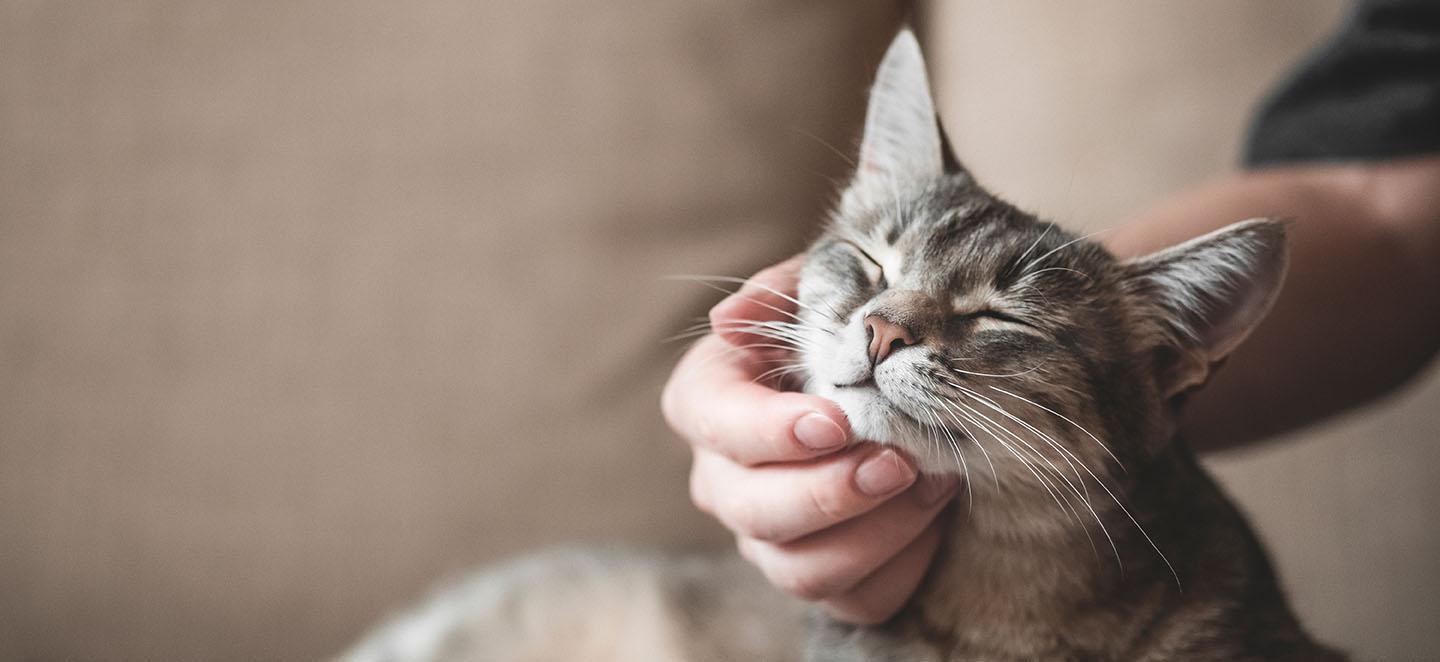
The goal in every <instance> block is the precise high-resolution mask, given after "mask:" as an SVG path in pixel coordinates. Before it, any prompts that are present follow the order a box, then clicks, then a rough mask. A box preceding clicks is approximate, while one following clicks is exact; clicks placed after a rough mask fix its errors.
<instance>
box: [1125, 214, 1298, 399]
mask: <svg viewBox="0 0 1440 662" xmlns="http://www.w3.org/2000/svg"><path fill="white" fill-rule="evenodd" d="M1285 227H1286V223H1285V222H1283V221H1276V220H1270V219H1251V220H1248V221H1241V222H1239V223H1235V224H1233V225H1230V226H1227V227H1225V228H1221V229H1220V230H1216V231H1215V232H1211V233H1210V234H1207V235H1204V236H1201V237H1197V238H1195V239H1191V240H1190V241H1187V242H1185V243H1183V244H1180V245H1178V246H1175V247H1172V248H1168V249H1166V250H1163V251H1160V252H1158V253H1155V254H1152V255H1149V256H1147V257H1144V258H1140V259H1138V260H1135V261H1132V262H1129V263H1127V264H1126V265H1125V269H1126V270H1127V274H1126V284H1127V288H1128V289H1129V290H1130V292H1131V295H1132V298H1133V299H1135V300H1137V301H1139V302H1140V303H1141V305H1142V307H1143V308H1145V310H1146V311H1147V313H1146V316H1147V318H1148V319H1149V321H1150V322H1151V325H1150V326H1151V327H1152V328H1154V329H1156V330H1158V336H1159V337H1158V338H1156V339H1155V342H1154V345H1155V347H1153V349H1157V350H1166V351H1167V355H1169V356H1172V357H1173V361H1171V363H1170V365H1167V366H1161V367H1159V368H1158V369H1159V370H1160V372H1161V375H1160V376H1159V382H1160V384H1161V387H1162V390H1163V391H1164V392H1165V394H1166V396H1167V397H1168V396H1173V395H1177V394H1179V393H1182V392H1184V391H1186V390H1189V389H1191V388H1194V387H1196V386H1199V385H1201V384H1203V383H1204V382H1205V381H1206V380H1207V379H1208V378H1209V375H1210V372H1211V371H1212V369H1213V368H1214V366H1215V365H1217V364H1218V363H1220V362H1222V361H1223V360H1224V359H1225V358H1226V357H1227V356H1229V355H1230V353H1231V352H1233V351H1235V348H1236V347H1238V346H1239V345H1240V343H1241V342H1243V341H1244V340H1245V338H1246V337H1247V336H1249V335H1250V332H1251V331H1253V330H1254V329H1255V327H1256V326H1258V325H1259V323H1260V320H1261V319H1263V318H1264V317H1265V314H1266V313H1267V312H1269V311H1270V307H1271V306H1272V305H1273V304H1274V303H1275V299H1276V297H1277V296H1278V295H1279V293H1280V286H1281V284H1282V282H1283V281H1284V278H1285V268H1286V265H1287V260H1288V252H1287V248H1286V244H1285Z"/></svg>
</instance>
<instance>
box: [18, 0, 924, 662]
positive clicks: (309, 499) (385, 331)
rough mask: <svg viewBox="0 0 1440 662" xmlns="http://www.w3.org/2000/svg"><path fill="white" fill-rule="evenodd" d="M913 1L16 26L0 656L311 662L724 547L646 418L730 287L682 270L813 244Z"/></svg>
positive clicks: (130, 14) (718, 269) (66, 13)
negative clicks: (570, 554) (464, 594)
mask: <svg viewBox="0 0 1440 662" xmlns="http://www.w3.org/2000/svg"><path fill="white" fill-rule="evenodd" d="M897 13H898V10H897V8H896V7H895V6H893V5H891V4H889V3H874V2H851V3H828V2H827V3H813V2H799V1H781V2H774V1H772V0H753V1H751V0H745V1H740V2H736V1H735V0H715V1H705V2H685V3H674V2H666V1H663V0H624V1H621V2H605V3H575V2H564V1H560V0H540V1H536V0H486V1H484V2H468V1H467V2H460V1H446V0H439V1H434V2H431V1H423V2H404V3H395V2H379V1H374V0H362V1H360V2H350V1H347V2H339V1H327V0H322V1H319V2H279V3H270V2H249V1H243V2H241V1H236V2H213V1H210V0H205V1H203V2H201V1H196V2H188V1H181V2H171V1H165V2H160V1H141V2H125V3H113V2H62V3H50V2H10V3H4V4H3V5H0V89H3V90H4V93H3V94H0V238H3V240H0V529H3V531H4V535H3V541H0V659H5V660H51V659H53V660H265V659H272V660H305V659H319V658H322V657H324V656H326V655H328V654H331V653H335V652H338V651H339V649H340V648H341V647H342V646H343V645H345V644H347V643H348V642H349V641H351V640H352V639H353V638H356V637H358V635H359V634H360V632H361V631H362V630H363V629H364V628H366V627H368V626H370V625H371V624H373V623H374V622H376V621H377V620H378V619H379V618H380V617H381V616H382V615H383V614H385V613H386V612H387V611H389V610H392V609H397V608H399V607H401V606H403V605H405V604H406V603H409V602H412V601H413V600H415V599H418V598H419V597H420V596H421V595H422V594H423V593H424V592H425V591H426V590H427V589H428V587H429V586H431V585H432V584H434V583H436V582H438V581H440V580H441V579H443V578H444V577H446V576H447V575H452V574H454V573H456V572H459V571H461V570H463V569H466V568H469V567H472V566H475V565H479V564H482V563H485V562H488V561H493V560H495V559H497V558H500V557H502V556H507V555H512V554H518V553H520V552H522V551H525V550H530V549H534V548H537V547H542V546H545V545H550V544H556V543H562V542H565V543H568V542H581V541H586V540H596V541H621V542H627V543H630V544H634V545H665V546H688V545H698V544H702V543H723V542H725V541H726V539H725V537H724V536H723V535H721V534H720V532H719V531H718V530H717V528H716V527H714V526H713V525H712V524H710V523H709V522H708V520H707V519H705V518H703V517H702V516H701V515H700V514H698V513H697V512H695V511H694V509H693V507H692V506H691V505H690V503H689V499H688V497H687V493H686V489H685V477H686V470H687V466H688V453H687V452H686V451H685V450H683V448H682V447H681V446H680V445H679V444H678V443H676V442H675V441H674V440H673V438H672V436H671V435H670V433H669V432H668V431H667V430H666V428H665V426H664V425H663V423H662V422H661V419H660V414H659V411H658V410H659V407H658V401H659V389H660V385H661V384H662V382H663V380H664V378H665V376H666V375H667V374H668V372H669V367H670V365H671V364H672V362H673V360H674V359H675V358H676V357H677V356H678V354H679V352H680V351H681V349H682V348H683V344H682V343H665V342H663V339H664V338H666V337H669V336H671V335H673V334H675V333H677V332H678V331H679V330H681V329H682V328H684V327H686V326H688V325H689V324H690V322H691V321H692V318H693V317H694V316H696V315H699V314H701V313H702V312H703V311H704V309H705V307H706V306H707V304H708V303H709V302H713V301H714V300H716V298H717V297H718V295H716V294H715V293H713V292H711V291H709V290H706V289H705V288H703V287H700V286H698V285H695V284H687V283H679V282H672V281H665V280H663V279H662V278H663V277H664V276H666V275H670V274H681V273H705V274H727V275H745V274H748V273H751V272H752V271H754V270H755V269H756V268H758V267H759V266H761V265H763V264H766V263H768V262H770V261H774V260H776V259H778V258H780V257H782V256H785V255H788V254H789V253H791V252H794V251H796V250H798V249H799V247H800V246H801V245H802V244H803V242H804V240H805V238H806V237H807V236H808V234H809V232H811V229H812V228H813V227H815V224H816V223H818V222H819V218H820V216H821V214H822V212H823V210H824V209H825V207H826V206H827V204H828V202H829V195H830V194H831V191H832V185H831V183H830V181H829V180H828V179H827V178H834V177H841V176H843V174H844V172H845V170H846V168H847V167H848V166H847V165H846V163H845V161H844V160H843V159H842V158H840V157H838V156H836V155H835V154H834V153H833V152H832V151H831V149H830V148H829V147H827V146H826V143H830V144H834V145H837V146H839V148H840V149H842V150H844V149H845V148H846V147H847V146H848V144H849V142H850V141H851V140H852V139H853V136H854V135H856V133H857V131H858V122H859V120H860V113H861V112H862V110H863V103H864V99H865V96H864V93H865V88H866V86H867V85H868V82H869V78H870V75H871V69H872V67H873V66H874V62H876V61H878V58H879V56H880V53H881V52H882V51H883V49H884V47H885V44H886V43H887V42H888V40H889V39H890V37H891V35H892V34H893V29H894V25H895V22H896V15H897ZM847 151H848V150H847Z"/></svg>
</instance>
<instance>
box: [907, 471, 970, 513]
mask: <svg viewBox="0 0 1440 662" xmlns="http://www.w3.org/2000/svg"><path fill="white" fill-rule="evenodd" d="M918 482H919V486H918V487H916V488H915V500H916V501H919V502H920V505H922V506H925V507H927V508H928V507H930V506H933V505H935V504H937V503H940V502H941V501H943V500H945V499H947V498H949V497H950V496H951V495H953V494H954V493H955V487H956V486H957V485H959V484H960V477H959V476H955V475H952V474H925V475H924V476H921V477H920V480H919V481H918Z"/></svg>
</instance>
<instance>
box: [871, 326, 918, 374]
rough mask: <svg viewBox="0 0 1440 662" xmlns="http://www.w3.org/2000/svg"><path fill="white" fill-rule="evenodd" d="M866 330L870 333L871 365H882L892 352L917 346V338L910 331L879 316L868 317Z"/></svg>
mask: <svg viewBox="0 0 1440 662" xmlns="http://www.w3.org/2000/svg"><path fill="white" fill-rule="evenodd" d="M865 328H866V329H867V330H869V332H870V364H871V365H880V362H881V361H884V360H885V357H887V356H890V353H891V352H894V351H895V350H897V349H900V348H901V347H908V346H910V345H914V344H915V336H913V335H911V334H910V329H907V328H905V327H904V326H901V325H899V324H896V323H894V322H891V321H890V320H887V319H885V318H884V317H881V316H879V315H871V316H869V317H866V318H865Z"/></svg>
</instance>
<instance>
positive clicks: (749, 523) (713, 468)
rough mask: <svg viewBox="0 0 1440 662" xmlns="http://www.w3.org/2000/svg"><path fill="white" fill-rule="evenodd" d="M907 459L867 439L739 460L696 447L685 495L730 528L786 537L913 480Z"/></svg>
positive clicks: (822, 525)
mask: <svg viewBox="0 0 1440 662" xmlns="http://www.w3.org/2000/svg"><path fill="white" fill-rule="evenodd" d="M915 478H916V471H915V468H914V466H913V464H912V463H911V462H910V460H908V459H906V458H904V457H902V456H901V455H900V454H899V453H897V452H895V450H894V449H891V448H885V447H879V446H874V445H870V444H866V445H863V446H857V447H853V448H849V449H846V450H845V451H843V452H840V453H835V454H832V455H827V456H825V457H822V458H819V459H816V460H813V461H809V462H799V463H786V464H770V465H762V466H758V467H744V466H741V465H739V464H736V463H734V462H732V461H730V460H729V459H728V458H725V457H723V456H721V455H718V454H716V453H713V452H709V451H705V450H699V451H696V453H695V463H694V466H693V468H692V472H691V480H690V487H691V490H690V492H691V498H692V499H694V500H695V502H696V505H698V506H700V509H701V510H704V511H705V512H708V513H710V514H712V515H714V516H715V517H716V518H717V519H719V520H720V521H721V522H722V523H723V524H725V526H726V527H728V528H729V529H730V530H731V531H734V532H735V533H737V534H739V535H741V536H744V537H747V538H754V539H756V540H761V541H765V542H771V543H786V542H791V541H794V540H796V539H799V538H802V537H804V536H807V535H810V534H812V533H815V532H816V531H820V530H822V529H828V528H830V527H832V526H835V525H836V524H839V523H841V522H844V521H847V520H850V519H853V518H855V517H857V516H859V515H863V514H864V513H867V512H869V511H871V510H874V509H875V508H876V507H877V506H879V505H880V504H882V503H884V502H885V501H886V500H888V499H889V498H890V497H893V496H895V495H896V494H898V493H900V492H901V491H902V490H904V489H905V488H907V487H910V485H911V484H912V483H914V482H915Z"/></svg>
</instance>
